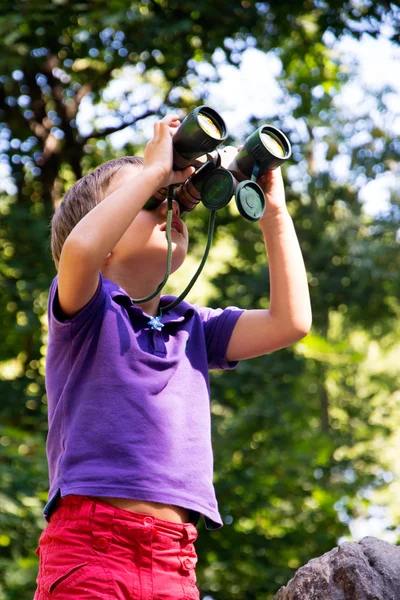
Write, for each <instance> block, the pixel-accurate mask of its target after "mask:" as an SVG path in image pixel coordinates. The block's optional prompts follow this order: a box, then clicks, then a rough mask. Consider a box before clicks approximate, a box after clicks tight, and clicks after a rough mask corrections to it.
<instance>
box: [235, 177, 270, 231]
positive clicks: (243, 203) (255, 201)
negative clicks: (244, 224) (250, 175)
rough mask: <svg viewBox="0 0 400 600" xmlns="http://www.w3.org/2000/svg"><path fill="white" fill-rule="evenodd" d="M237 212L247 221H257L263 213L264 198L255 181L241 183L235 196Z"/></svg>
mask: <svg viewBox="0 0 400 600" xmlns="http://www.w3.org/2000/svg"><path fill="white" fill-rule="evenodd" d="M235 201H236V206H237V208H238V211H239V212H240V214H241V215H242V217H244V218H245V219H247V220H248V221H258V220H259V219H261V217H262V216H263V214H264V211H265V196H264V192H263V191H262V189H261V187H260V186H259V185H258V183H256V182H255V181H241V182H240V183H239V185H238V186H237V188H236V196H235Z"/></svg>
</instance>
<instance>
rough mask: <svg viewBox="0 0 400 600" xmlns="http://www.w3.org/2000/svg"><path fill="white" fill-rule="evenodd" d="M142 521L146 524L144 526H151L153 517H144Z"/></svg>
mask: <svg viewBox="0 0 400 600" xmlns="http://www.w3.org/2000/svg"><path fill="white" fill-rule="evenodd" d="M143 523H144V524H145V525H146V527H151V525H153V519H152V518H151V517H145V518H144V519H143Z"/></svg>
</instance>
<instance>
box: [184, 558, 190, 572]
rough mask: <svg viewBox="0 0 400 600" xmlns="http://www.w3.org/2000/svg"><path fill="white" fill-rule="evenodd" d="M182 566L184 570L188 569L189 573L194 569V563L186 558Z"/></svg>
mask: <svg viewBox="0 0 400 600" xmlns="http://www.w3.org/2000/svg"><path fill="white" fill-rule="evenodd" d="M182 565H183V568H184V569H187V570H188V571H190V569H191V568H192V566H193V565H192V561H191V560H190V558H184V559H183V561H182Z"/></svg>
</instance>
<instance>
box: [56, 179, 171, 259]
mask: <svg viewBox="0 0 400 600" xmlns="http://www.w3.org/2000/svg"><path fill="white" fill-rule="evenodd" d="M161 177H162V176H161V172H160V171H159V169H158V167H147V168H145V169H143V170H142V171H141V172H140V173H138V174H137V175H136V176H134V177H132V179H131V180H130V181H128V182H127V183H125V184H124V185H123V186H121V187H120V188H118V189H117V190H116V191H115V192H113V193H112V194H110V195H109V196H107V197H106V198H105V199H104V200H102V201H101V202H100V203H99V204H98V205H97V206H96V207H95V208H93V209H92V210H91V211H90V212H89V213H88V214H87V215H85V216H84V217H83V219H82V220H81V221H79V223H77V225H76V226H75V227H74V229H73V230H72V232H71V233H70V235H69V236H68V238H67V240H66V242H65V244H73V245H75V246H79V247H80V248H82V249H83V250H85V251H86V252H87V253H88V255H89V257H90V259H91V260H93V264H94V265H98V266H99V268H100V266H101V264H102V262H103V260H104V259H105V258H106V256H107V254H108V253H109V252H111V251H112V250H113V248H114V247H115V246H116V245H117V243H118V242H119V240H120V239H121V237H122V236H123V235H124V233H125V231H126V230H127V229H128V227H129V225H130V224H131V223H132V221H133V220H134V219H135V217H136V216H137V215H138V213H139V211H140V210H141V209H142V208H143V206H144V205H145V203H146V202H147V200H148V199H149V198H150V197H151V196H152V195H153V194H154V193H155V192H156V191H157V190H158V189H159V188H160V187H162V186H161V185H160V181H162V178H161Z"/></svg>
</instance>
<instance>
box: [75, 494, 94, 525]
mask: <svg viewBox="0 0 400 600" xmlns="http://www.w3.org/2000/svg"><path fill="white" fill-rule="evenodd" d="M92 512H93V502H92V501H91V500H90V498H86V496H83V497H82V500H81V506H80V509H79V517H78V518H79V521H85V523H88V524H89V523H90V522H91V520H92Z"/></svg>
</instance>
